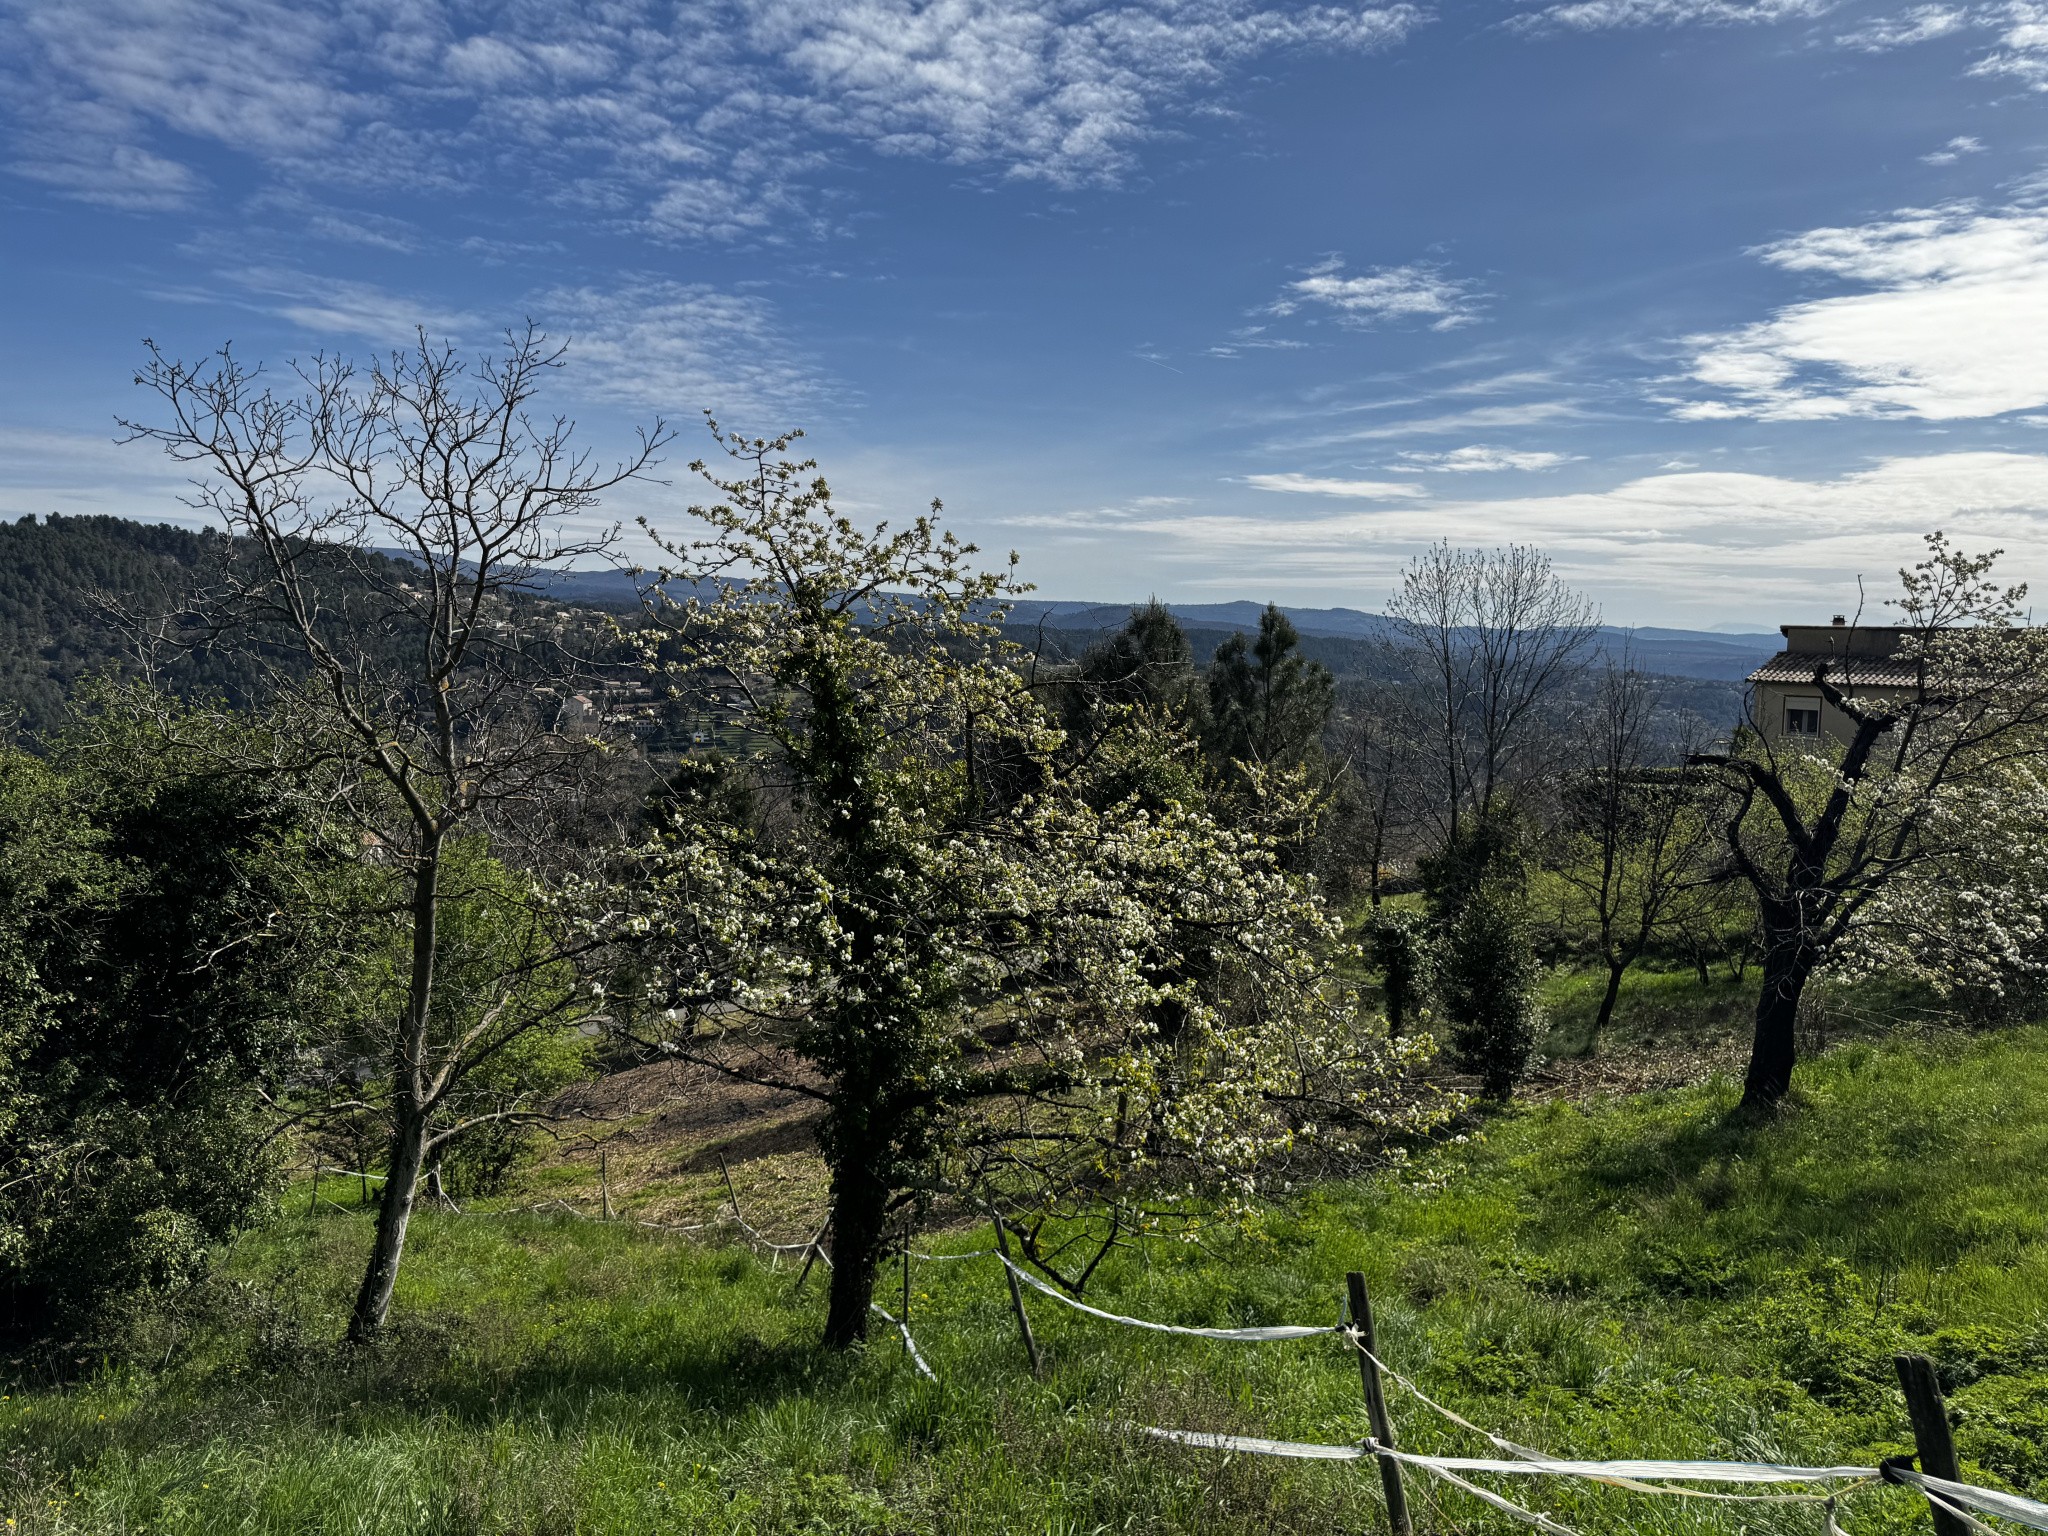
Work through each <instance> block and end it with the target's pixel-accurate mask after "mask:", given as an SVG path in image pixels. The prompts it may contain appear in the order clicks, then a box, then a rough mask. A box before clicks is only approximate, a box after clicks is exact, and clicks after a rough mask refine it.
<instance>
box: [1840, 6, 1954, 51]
mask: <svg viewBox="0 0 2048 1536" xmlns="http://www.w3.org/2000/svg"><path fill="white" fill-rule="evenodd" d="M1968 25H1970V12H1969V10H1968V9H1967V8H1966V7H1963V6H1959V5H1915V6H1910V7H1908V8H1907V9H1906V10H1903V11H1900V12H1898V13H1896V14H1895V15H1891V16H1879V17H1877V18H1876V19H1875V20H1873V21H1867V22H1865V23H1864V24H1863V25H1862V26H1860V27H1858V28H1856V29H1855V30H1854V31H1852V32H1844V33H1842V34H1841V35H1840V36H1838V37H1837V38H1836V39H1835V41H1836V43H1838V44H1839V45H1840V46H1842V47H1844V48H1854V49H1856V50H1858V51H1859V52H1862V53H1889V52H1890V51H1891V50H1892V49H1894V48H1910V47H1912V46H1913V44H1915V43H1931V42H1933V41H1934V39H1936V38H1937V37H1947V36H1948V35H1949V34H1950V33H1952V32H1960V31H1961V30H1962V29H1963V28H1964V27H1966V26H1968Z"/></svg>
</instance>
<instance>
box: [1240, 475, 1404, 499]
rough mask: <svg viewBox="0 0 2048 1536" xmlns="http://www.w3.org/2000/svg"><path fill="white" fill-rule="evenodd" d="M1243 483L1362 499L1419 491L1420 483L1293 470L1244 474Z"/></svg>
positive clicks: (1270, 488) (1312, 493)
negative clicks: (1333, 476) (1324, 475)
mask: <svg viewBox="0 0 2048 1536" xmlns="http://www.w3.org/2000/svg"><path fill="white" fill-rule="evenodd" d="M1244 483H1245V484H1246V485H1249V486H1251V487H1253V488H1254V489H1256V490H1261V491H1287V492H1291V493H1293V494H1295V495H1298V496H1349V497H1355V498H1358V499H1359V500H1365V501H1384V500H1386V499H1388V498H1398V497H1403V496H1420V495H1421V494H1422V487H1421V486H1419V485H1409V484H1405V483H1403V482H1401V481H1398V480H1331V479H1325V478H1321V477H1318V476H1315V475H1298V474H1293V473H1288V474H1280V475H1246V476H1245V477H1244Z"/></svg>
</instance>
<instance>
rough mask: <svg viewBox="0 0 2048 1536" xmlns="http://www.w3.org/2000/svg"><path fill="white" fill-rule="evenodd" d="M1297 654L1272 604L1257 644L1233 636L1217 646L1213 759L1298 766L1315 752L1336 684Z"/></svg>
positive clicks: (1212, 676)
mask: <svg viewBox="0 0 2048 1536" xmlns="http://www.w3.org/2000/svg"><path fill="white" fill-rule="evenodd" d="M1300 649H1301V636H1300V635H1299V634H1298V633H1297V632H1296V631H1295V628H1294V623H1293V621H1292V620H1290V619H1289V618H1288V617H1287V615H1286V614H1284V613H1282V612H1281V611H1280V610H1279V609H1278V608H1277V607H1275V606H1274V605H1272V604H1270V603H1269V604H1267V605H1266V611H1265V612H1264V613H1263V614H1261V615H1260V616H1259V633H1258V638H1257V639H1255V640H1247V639H1246V638H1245V636H1244V635H1243V634H1235V635H1232V636H1231V637H1230V638H1229V639H1228V640H1226V641H1224V642H1223V644H1222V645H1221V646H1220V647H1219V648H1218V649H1217V652H1216V659H1215V660H1214V661H1213V662H1212V663H1210V666H1209V725H1208V732H1207V743H1208V747H1209V752H1210V755H1211V756H1213V757H1214V758H1215V759H1216V761H1217V762H1219V763H1226V764H1227V763H1240V764H1242V763H1258V764H1267V765H1279V764H1287V763H1296V762H1300V761H1301V760H1302V759H1303V758H1304V757H1306V756H1307V755H1308V754H1309V753H1310V752H1311V751H1313V750H1314V748H1315V747H1316V744H1317V742H1318V741H1319V740H1320V739H1321V737H1322V734H1323V727H1324V726H1325V725H1327V724H1328V723H1329V719H1330V711H1331V709H1332V708H1333V707H1334V705H1335V703H1336V683H1335V681H1334V680H1333V679H1332V678H1331V676H1330V672H1329V669H1328V668H1327V667H1325V666H1324V665H1323V664H1322V663H1321V662H1316V661H1309V660H1307V659H1306V658H1305V657H1303V656H1302V655H1301V654H1300Z"/></svg>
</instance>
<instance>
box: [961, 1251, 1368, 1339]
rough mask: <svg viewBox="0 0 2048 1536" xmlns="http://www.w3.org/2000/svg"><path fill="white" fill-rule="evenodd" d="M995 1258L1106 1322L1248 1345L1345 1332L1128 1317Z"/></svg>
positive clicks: (1334, 1326)
mask: <svg viewBox="0 0 2048 1536" xmlns="http://www.w3.org/2000/svg"><path fill="white" fill-rule="evenodd" d="M996 1258H997V1259H998V1260H1000V1261H1001V1263H1002V1265H1003V1267H1004V1268H1005V1269H1007V1270H1008V1271H1009V1272H1010V1273H1011V1274H1013V1275H1015V1276H1016V1277H1017V1278H1018V1279H1019V1280H1022V1281H1023V1282H1024V1283H1025V1284H1026V1285H1028V1286H1030V1287H1031V1288H1032V1289H1033V1290H1035V1291H1038V1292H1039V1293H1040V1294H1042V1295H1046V1296H1050V1297H1051V1298H1052V1299H1053V1300H1054V1301H1057V1302H1059V1303H1060V1304H1061V1305H1062V1306H1067V1307H1072V1308H1073V1309H1074V1310H1075V1311H1076V1312H1085V1313H1087V1314H1088V1315H1089V1316H1090V1317H1096V1318H1100V1319H1102V1321H1104V1322H1106V1323H1121V1324H1123V1326H1124V1327H1126V1328H1143V1329H1145V1330H1146V1331H1147V1332H1150V1333H1172V1334H1178V1335H1180V1336H1181V1337H1183V1338H1193V1339H1234V1340H1237V1341H1238V1342H1240V1343H1249V1344H1270V1343H1273V1342H1275V1341H1276V1340H1280V1339H1310V1338H1316V1337H1319V1336H1321V1335H1323V1334H1330V1333H1341V1332H1342V1331H1343V1325H1342V1324H1341V1323H1333V1324H1329V1325H1327V1326H1315V1327H1312V1326H1309V1325H1307V1324H1300V1323H1283V1324H1279V1325H1277V1326H1274V1327H1270V1328H1188V1327H1183V1326H1181V1325H1179V1324H1177V1323H1155V1322H1150V1321H1148V1320H1147V1319H1145V1318H1142V1317H1125V1316H1123V1315H1122V1314H1120V1313H1116V1312H1105V1311H1103V1310H1102V1309H1101V1308H1100V1307H1091V1306H1089V1305H1088V1304H1087V1303H1086V1302H1084V1301H1078V1300H1076V1299H1075V1298H1074V1297H1072V1296H1068V1295H1066V1294H1064V1293H1063V1292H1061V1291H1058V1290H1055V1289H1054V1288H1053V1287H1052V1286H1050V1285H1048V1284H1046V1282H1045V1281H1043V1280H1041V1279H1039V1278H1038V1276H1036V1275H1034V1274H1032V1273H1031V1272H1030V1271H1029V1270H1026V1269H1023V1268H1020V1267H1019V1266H1018V1265H1017V1264H1016V1262H1015V1261H1013V1260H1011V1259H1010V1258H1008V1257H1006V1256H1005V1255H1003V1254H1000V1253H998V1254H997V1255H996Z"/></svg>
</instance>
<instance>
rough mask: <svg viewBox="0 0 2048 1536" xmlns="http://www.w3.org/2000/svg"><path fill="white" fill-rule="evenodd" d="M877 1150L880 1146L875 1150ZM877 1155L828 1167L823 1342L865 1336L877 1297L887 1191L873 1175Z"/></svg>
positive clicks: (832, 1344)
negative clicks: (827, 1297)
mask: <svg viewBox="0 0 2048 1536" xmlns="http://www.w3.org/2000/svg"><path fill="white" fill-rule="evenodd" d="M878 1150H879V1149H878ZM877 1161H878V1160H877V1159H876V1158H873V1157H866V1156H859V1155H855V1156H850V1157H842V1158H841V1160H840V1163H839V1166H837V1167H836V1168H834V1169H833V1170H832V1296H831V1304H830V1306H829V1307H828V1309H827V1311H826V1314H825V1347H826V1348H827V1349H847V1348H849V1347H851V1346H852V1345H855V1344H858V1343H860V1342H861V1341H862V1340H863V1339H865V1338H866V1337H867V1336H868V1318H869V1316H870V1315H871V1314H870V1313H869V1311H868V1308H869V1306H870V1305H871V1304H872V1303H873V1301H874V1299H875V1266H876V1265H877V1264H878V1263H880V1262H881V1257H882V1230H883V1226H884V1223H885V1221H886V1219H887V1216H888V1206H889V1190H888V1188H887V1186H886V1185H885V1184H884V1183H883V1182H882V1180H881V1179H880V1178H878V1177H877V1176H876V1174H875V1167H876V1163H877Z"/></svg>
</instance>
